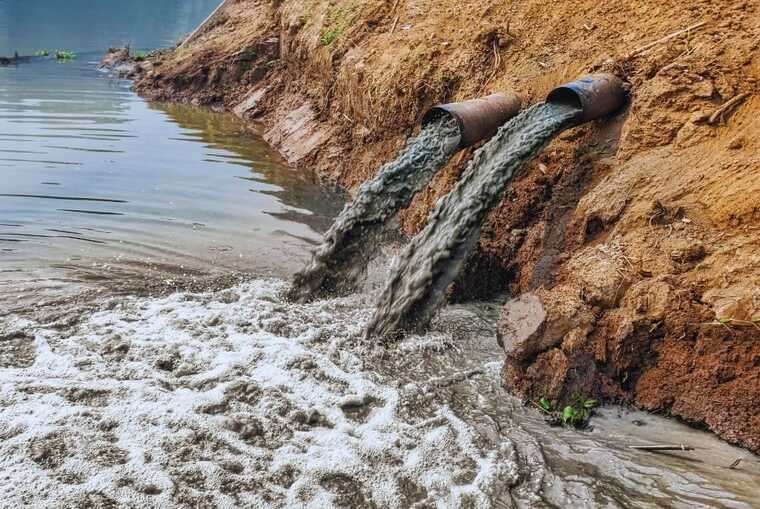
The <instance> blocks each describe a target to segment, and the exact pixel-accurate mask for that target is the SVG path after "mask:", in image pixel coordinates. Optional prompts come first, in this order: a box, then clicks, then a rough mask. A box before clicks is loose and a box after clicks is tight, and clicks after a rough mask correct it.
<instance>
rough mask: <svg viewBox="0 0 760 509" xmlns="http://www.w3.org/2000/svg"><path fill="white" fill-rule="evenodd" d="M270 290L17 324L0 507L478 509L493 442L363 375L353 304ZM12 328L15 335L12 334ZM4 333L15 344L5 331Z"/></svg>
mask: <svg viewBox="0 0 760 509" xmlns="http://www.w3.org/2000/svg"><path fill="white" fill-rule="evenodd" d="M285 287H286V285H285V283H283V282H281V281H253V282H250V283H245V284H242V285H240V286H237V287H234V288H232V289H229V290H224V291H219V292H215V293H206V294H184V293H179V294H175V295H173V296H170V297H166V298H160V299H147V298H127V299H122V300H114V301H112V302H109V303H108V304H107V305H106V306H105V308H106V309H104V310H102V311H99V312H95V313H93V314H92V315H91V316H89V317H88V318H87V319H86V320H85V321H84V322H83V323H82V324H81V325H78V326H75V327H74V328H73V330H71V331H68V332H62V331H60V330H56V329H53V328H47V327H45V326H41V325H37V324H34V323H32V322H29V321H28V320H20V319H18V320H16V321H15V322H13V323H12V324H11V328H14V330H15V331H16V332H12V331H11V332H8V334H16V333H17V334H18V335H23V338H24V339H23V340H19V343H18V344H19V345H20V346H19V348H22V347H23V348H24V349H26V350H28V351H29V353H30V354H31V355H30V357H29V362H26V363H24V364H17V365H9V366H6V365H4V369H2V370H0V386H1V387H2V397H1V400H2V404H0V437H2V440H0V471H2V472H3V477H4V481H3V483H2V489H1V490H0V496H2V498H3V500H4V501H5V502H8V503H10V504H11V505H12V506H14V507H21V506H27V507H80V506H83V505H86V504H87V503H93V501H97V502H98V503H100V504H101V505H105V506H114V507H134V506H137V507H200V506H204V507H261V508H264V507H266V508H270V507H314V508H323V507H337V506H343V507H345V506H346V497H347V495H346V494H347V493H350V494H351V496H350V500H351V501H352V503H351V504H349V506H352V507H363V506H366V505H367V504H370V503H372V504H376V506H378V507H396V508H405V507H411V506H413V505H414V504H415V503H418V504H422V505H424V506H425V507H430V506H434V507H441V508H444V507H445V508H450V507H494V505H493V503H494V502H493V501H494V500H495V499H496V498H497V497H498V495H499V493H501V492H502V491H503V490H505V489H508V487H509V486H510V485H511V484H513V483H515V482H516V480H517V477H518V476H517V461H516V459H515V458H514V457H513V455H514V454H515V453H514V450H513V449H512V446H511V444H510V443H509V442H504V443H503V444H502V445H501V446H498V447H497V448H496V449H492V450H481V448H480V447H479V446H478V445H477V444H478V443H480V442H479V441H478V440H477V439H476V434H475V432H474V430H473V429H472V428H471V427H470V426H469V425H467V424H465V423H464V422H463V421H462V420H460V419H459V418H458V417H456V416H455V415H454V413H453V412H452V411H451V410H449V409H447V408H445V407H441V408H438V409H437V410H436V411H435V412H433V413H431V414H430V415H428V416H425V417H423V416H420V417H419V418H418V419H412V418H411V417H409V416H407V415H403V416H402V412H400V411H399V409H400V406H401V405H402V404H403V401H404V399H405V398H407V397H408V396H409V394H408V393H411V394H413V393H414V392H415V391H416V390H417V389H416V388H414V387H412V388H405V389H404V388H397V387H393V386H391V385H387V384H383V383H381V382H379V381H377V380H375V379H374V377H373V376H371V375H370V374H368V373H367V372H365V371H363V369H362V358H361V357H360V356H359V354H358V353H356V352H360V351H361V348H360V347H358V345H357V344H356V343H355V342H356V341H357V337H358V336H359V335H360V331H361V325H362V323H363V322H364V321H366V318H367V315H368V312H367V310H366V308H364V307H361V306H356V304H355V303H354V302H349V301H346V300H340V299H339V300H333V301H323V302H320V303H316V304H309V305H295V304H288V303H286V302H284V301H283V300H282V298H281V295H282V294H283V293H284V290H285ZM21 331H23V332H21ZM14 337H15V336H14Z"/></svg>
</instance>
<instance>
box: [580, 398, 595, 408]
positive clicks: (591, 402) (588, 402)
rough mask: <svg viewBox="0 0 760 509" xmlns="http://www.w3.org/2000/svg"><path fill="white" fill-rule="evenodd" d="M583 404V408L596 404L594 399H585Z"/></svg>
mask: <svg viewBox="0 0 760 509" xmlns="http://www.w3.org/2000/svg"><path fill="white" fill-rule="evenodd" d="M583 406H584V407H585V408H594V407H595V406H596V400H595V399H587V400H586V401H584V402H583Z"/></svg>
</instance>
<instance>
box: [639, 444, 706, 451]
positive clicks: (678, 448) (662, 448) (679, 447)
mask: <svg viewBox="0 0 760 509" xmlns="http://www.w3.org/2000/svg"><path fill="white" fill-rule="evenodd" d="M628 448H629V449H636V450H637V451H693V450H694V447H690V446H688V445H684V444H679V445H629V446H628Z"/></svg>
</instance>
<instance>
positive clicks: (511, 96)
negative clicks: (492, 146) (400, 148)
mask: <svg viewBox="0 0 760 509" xmlns="http://www.w3.org/2000/svg"><path fill="white" fill-rule="evenodd" d="M521 107H522V99H521V98H520V96H518V95H517V94H515V93H512V92H507V93H500V94H492V95H489V96H487V97H482V98H480V99H471V100H469V101H463V102H458V103H449V104H440V105H438V106H435V107H434V108H432V109H430V110H429V111H428V112H427V113H425V115H424V116H423V117H422V125H423V126H425V125H427V124H430V123H431V122H434V121H436V120H440V119H441V118H442V117H444V116H448V117H450V118H453V119H455V120H456V121H457V126H458V127H459V132H460V134H461V141H460V143H459V148H461V149H465V148H467V147H471V146H473V145H476V144H478V143H480V142H481V141H483V140H486V139H488V138H490V137H491V136H493V135H494V134H496V131H498V129H499V127H501V126H502V125H503V124H504V123H505V122H506V121H507V120H509V119H510V118H512V117H514V116H515V115H517V114H518V113H519V112H520V108H521Z"/></svg>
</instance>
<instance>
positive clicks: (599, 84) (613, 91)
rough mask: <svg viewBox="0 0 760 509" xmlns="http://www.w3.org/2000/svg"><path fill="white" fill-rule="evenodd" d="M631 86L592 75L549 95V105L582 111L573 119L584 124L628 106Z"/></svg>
mask: <svg viewBox="0 0 760 509" xmlns="http://www.w3.org/2000/svg"><path fill="white" fill-rule="evenodd" d="M627 96H628V86H627V85H626V84H625V83H624V82H623V80H621V79H620V78H618V77H617V76H615V75H614V74H606V73H599V74H589V75H588V76H582V77H580V78H578V79H577V80H575V81H571V82H570V83H565V84H564V85H560V86H559V87H557V88H555V89H554V90H552V91H551V92H549V96H548V97H547V98H546V102H548V103H552V104H567V105H569V106H574V107H575V108H578V109H579V110H580V113H579V114H578V116H577V117H576V118H575V119H574V122H575V124H582V123H584V122H589V121H591V120H595V119H597V118H602V117H606V116H607V115H610V114H612V113H615V112H616V111H618V110H619V109H620V108H622V107H623V104H625V101H626V98H627Z"/></svg>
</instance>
